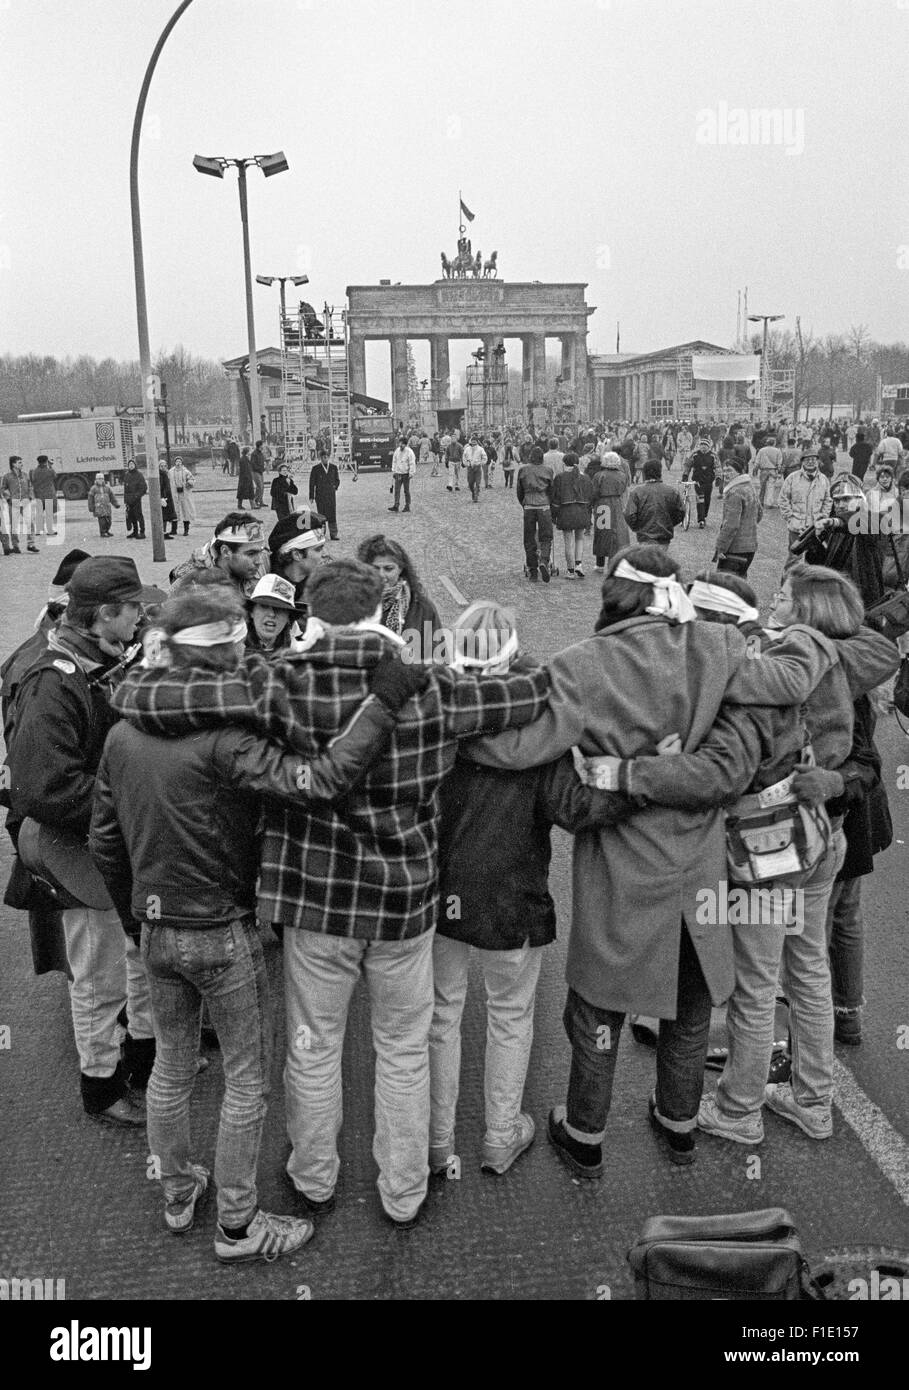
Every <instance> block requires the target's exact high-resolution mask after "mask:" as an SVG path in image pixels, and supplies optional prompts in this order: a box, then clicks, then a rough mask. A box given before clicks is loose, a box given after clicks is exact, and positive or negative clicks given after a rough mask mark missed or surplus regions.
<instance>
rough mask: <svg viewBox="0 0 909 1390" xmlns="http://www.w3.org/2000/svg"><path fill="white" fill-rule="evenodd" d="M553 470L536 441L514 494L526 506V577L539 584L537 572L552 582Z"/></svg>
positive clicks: (544, 579) (547, 581)
mask: <svg viewBox="0 0 909 1390" xmlns="http://www.w3.org/2000/svg"><path fill="white" fill-rule="evenodd" d="M552 484H553V476H552V469H551V468H550V467H549V464H548V463H544V462H543V450H542V449H541V448H540V446H539V444H534V445H533V447H532V449H531V450H530V460H529V462H528V463H525V464H523V466H522V467H521V468H519V469H518V481H517V486H516V488H515V496H516V497H517V499H518V501H519V502H520V504H521V506H522V507H523V508H524V555H525V558H526V562H527V576H528V578H529V579H531V580H533V581H534V583H536V580H537V575H538V574H539V577H540V578H541V579H542V580H543V583H544V584H548V583H549V575H550V570H549V559H550V553H551V551H552V512H551V511H550V506H551V503H552Z"/></svg>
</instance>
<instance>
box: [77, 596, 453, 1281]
mask: <svg viewBox="0 0 909 1390" xmlns="http://www.w3.org/2000/svg"><path fill="white" fill-rule="evenodd" d="M279 582H280V581H279ZM158 621H159V628H160V631H161V633H162V636H163V643H164V652H165V657H166V663H167V671H166V673H165V674H166V677H167V679H168V680H169V681H171V682H173V683H174V685H175V686H176V687H177V688H181V689H182V690H183V691H184V693H188V692H189V691H190V690H191V689H192V688H193V687H194V686H197V685H199V684H200V683H204V682H205V681H206V680H208V679H211V678H212V677H213V676H214V675H216V674H217V673H219V672H221V673H229V672H231V671H233V670H235V669H236V668H237V667H238V664H239V662H240V660H241V657H242V654H243V644H244V640H245V637H246V619H245V612H244V608H243V605H242V603H241V602H240V600H239V598H238V597H237V596H236V595H235V594H234V593H232V592H231V591H230V589H229V588H228V587H227V586H226V585H216V586H207V587H202V588H197V589H194V590H188V591H186V592H185V593H182V594H179V595H175V596H173V597H172V598H171V599H170V600H169V601H168V602H167V603H166V604H165V605H164V607H163V608H162V611H161V613H160V615H159V620H158ZM251 661H252V662H253V663H255V662H256V661H261V658H257V657H253V658H251ZM380 667H381V669H380ZM380 667H377V668H376V672H375V675H374V678H373V681H372V693H371V694H368V695H367V697H366V699H365V700H364V701H361V702H360V703H359V706H358V708H357V709H356V711H355V712H354V715H353V717H352V718H351V719H350V720H349V721H348V722H347V724H346V725H345V727H344V728H342V729H341V730H340V731H339V733H338V735H337V737H335V738H334V739H332V741H331V743H330V744H329V745H328V746H327V747H323V750H321V751H319V752H315V751H314V752H313V753H312V755H310V756H309V757H307V758H305V759H304V758H302V757H301V756H300V755H298V754H296V753H291V752H290V751H288V750H286V749H285V748H283V747H280V746H278V745H276V744H274V743H272V742H270V741H268V740H266V739H264V738H262V737H260V736H257V735H256V734H254V733H252V732H249V731H248V730H246V729H241V728H240V727H238V726H231V725H229V724H228V726H227V727H224V726H222V727H216V728H208V729H206V730H203V731H198V732H196V733H193V734H191V735H190V736H189V737H185V738H179V737H178V738H162V737H160V736H157V735H156V734H154V733H153V732H151V731H149V730H147V729H143V728H138V727H135V726H134V725H132V724H130V723H128V722H127V721H125V720H124V721H121V722H120V723H119V724H118V725H117V726H116V728H115V729H114V731H113V733H112V736H111V738H110V739H108V741H107V743H106V745H105V749H104V754H103V756H102V759H101V764H100V767H99V769H98V781H97V788H96V791H97V795H96V797H95V801H94V810H93V815H92V824H91V834H90V837H89V846H90V852H91V854H92V856H93V858H94V862H95V864H96V865H97V867H98V869H99V870H100V872H101V875H102V877H103V878H104V880H105V882H106V883H107V884H108V886H109V889H110V892H111V896H112V897H113V899H114V903H115V906H116V907H117V909H118V911H119V913H120V918H121V920H122V922H123V924H124V928H125V929H126V930H127V931H128V932H129V934H130V935H131V936H133V937H138V935H139V933H140V932H141V938H142V948H141V949H142V960H143V962H144V964H145V968H146V972H147V975H148V981H149V987H150V990H151V1007H152V1012H153V1015H154V1025H155V1036H156V1039H157V1053H156V1065H155V1067H154V1069H153V1071H152V1074H151V1079H150V1081H149V1086H148V1136H149V1145H150V1147H151V1151H152V1153H154V1154H155V1155H157V1157H158V1160H159V1163H160V1178H161V1183H162V1187H163V1189H164V1217H165V1225H166V1227H167V1229H168V1230H170V1231H172V1232H174V1233H175V1234H177V1235H182V1234H184V1233H185V1232H186V1231H188V1230H190V1229H191V1228H192V1226H193V1222H194V1219H195V1213H196V1208H197V1206H198V1205H199V1204H200V1203H201V1202H202V1200H203V1198H204V1197H205V1196H206V1192H207V1189H208V1186H209V1178H210V1173H209V1170H208V1169H207V1168H206V1167H205V1166H204V1165H202V1164H201V1163H197V1162H194V1161H193V1160H192V1149H191V1147H190V1098H191V1094H192V1089H193V1081H194V1079H195V1074H196V1053H197V1047H198V1038H199V1027H200V1020H201V1014H202V1007H203V1003H205V1004H206V1005H207V1007H208V1010H209V1013H210V1017H211V1020H212V1023H213V1025H214V1027H215V1028H216V1030H217V1033H218V1038H219V1041H220V1044H221V1055H222V1058H223V1062H224V1081H225V1090H224V1098H223V1102H222V1106H221V1122H220V1127H219V1131H218V1141H217V1148H216V1152H215V1170H214V1176H215V1182H216V1184H217V1188H218V1227H217V1233H216V1236H215V1254H216V1255H217V1257H218V1259H219V1260H221V1261H222V1262H224V1263H240V1262H245V1261H248V1260H255V1259H265V1260H273V1259H275V1258H276V1257H277V1256H278V1255H282V1254H288V1253H291V1252H292V1251H294V1250H297V1249H299V1248H300V1246H302V1245H303V1244H305V1242H306V1241H308V1240H309V1239H310V1238H311V1236H312V1234H313V1223H312V1221H311V1220H309V1219H296V1218H293V1217H289V1216H276V1215H274V1214H272V1213H269V1212H264V1211H262V1210H261V1209H260V1208H259V1205H258V1198H257V1188H256V1167H257V1161H258V1154H259V1146H260V1143H261V1139H262V1130H263V1125H264V1121H265V1112H266V1097H267V1095H268V1091H269V1083H270V1072H271V1053H272V1035H273V1029H272V1022H271V1013H270V1005H269V998H268V975H267V971H266V965H265V958H264V955H263V950H262V942H261V939H260V936H259V932H258V928H257V924H256V919H255V905H256V879H257V876H258V872H259V858H260V840H259V833H258V830H259V822H260V816H261V806H262V802H261V800H260V799H261V798H265V799H267V801H268V804H269V805H272V806H274V805H276V804H277V805H279V806H280V807H282V808H283V809H286V810H287V812H288V813H291V812H294V811H296V812H299V813H303V812H305V810H306V808H307V807H308V806H309V805H311V804H314V802H315V800H316V799H318V800H319V801H321V802H322V803H323V804H325V803H326V802H328V801H331V800H332V799H335V798H338V797H343V796H345V795H346V794H347V793H349V791H350V788H351V786H352V785H353V784H354V783H355V782H356V781H357V779H358V778H359V777H361V776H362V775H363V773H364V772H365V771H366V770H367V769H368V767H369V766H370V764H371V763H372V762H373V761H374V759H375V758H376V757H378V756H379V755H380V753H381V752H382V750H383V748H384V747H385V745H386V744H387V742H388V739H389V737H390V735H391V733H392V731H393V729H394V727H395V722H396V714H397V711H398V710H399V709H400V708H401V706H402V704H404V703H405V702H406V701H407V700H408V699H409V698H410V696H411V695H412V694H413V692H414V691H415V690H417V689H420V688H421V686H422V684H424V683H425V679H426V676H425V673H424V672H422V671H421V670H420V669H419V668H417V669H412V670H409V669H407V668H405V667H404V666H403V665H402V663H401V662H399V661H396V660H393V659H389V660H388V661H386V662H385V663H384V664H382V663H380ZM377 697H378V698H377Z"/></svg>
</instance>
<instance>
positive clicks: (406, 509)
mask: <svg viewBox="0 0 909 1390" xmlns="http://www.w3.org/2000/svg"><path fill="white" fill-rule="evenodd" d="M404 511H405V512H409V511H410V508H409V507H405V508H404ZM337 539H338V538H337V536H335V540H337Z"/></svg>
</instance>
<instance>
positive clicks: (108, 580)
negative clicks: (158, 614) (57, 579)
mask: <svg viewBox="0 0 909 1390" xmlns="http://www.w3.org/2000/svg"><path fill="white" fill-rule="evenodd" d="M66 587H67V589H68V590H69V595H70V598H71V600H72V601H73V602H74V603H84V604H92V603H96V604H102V603H141V602H142V592H143V585H142V580H141V579H140V578H139V571H138V570H137V569H136V562H135V560H133V559H131V558H130V557H129V556H128V555H93V556H90V557H89V558H88V559H87V560H83V561H82V562H81V564H78V565H77V566H76V568H75V570H74V571H73V573H72V575H71V576H70V580H69V583H68V584H67V586H66Z"/></svg>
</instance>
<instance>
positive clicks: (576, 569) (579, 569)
mask: <svg viewBox="0 0 909 1390" xmlns="http://www.w3.org/2000/svg"><path fill="white" fill-rule="evenodd" d="M574 572H575V574H576V575H577V576H578V579H585V578H586V575H585V574H584V570H583V568H582V566H581V565H580V564H577V565H575V567H574Z"/></svg>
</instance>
